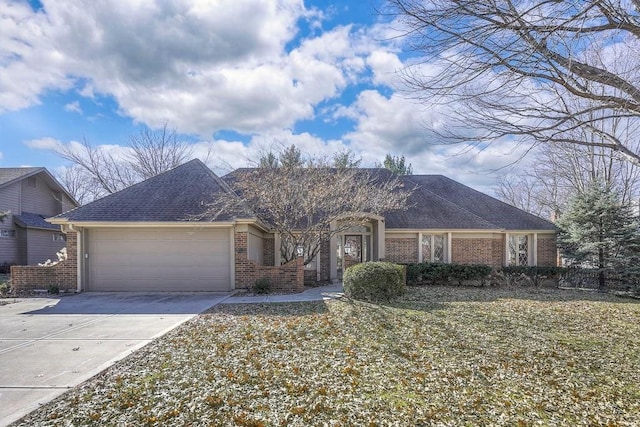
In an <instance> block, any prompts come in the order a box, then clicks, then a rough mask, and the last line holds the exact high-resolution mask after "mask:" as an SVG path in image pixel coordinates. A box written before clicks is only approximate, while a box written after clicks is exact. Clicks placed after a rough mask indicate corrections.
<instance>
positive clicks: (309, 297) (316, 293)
mask: <svg viewBox="0 0 640 427" xmlns="http://www.w3.org/2000/svg"><path fill="white" fill-rule="evenodd" d="M342 295H343V291H342V283H338V284H335V285H329V286H319V287H317V288H310V289H307V290H305V291H304V292H300V293H297V294H283V295H253V296H242V295H238V296H232V297H230V298H227V299H225V300H224V301H223V302H222V303H223V304H257V303H265V302H303V301H322V300H329V299H335V298H340V297H341V296H342Z"/></svg>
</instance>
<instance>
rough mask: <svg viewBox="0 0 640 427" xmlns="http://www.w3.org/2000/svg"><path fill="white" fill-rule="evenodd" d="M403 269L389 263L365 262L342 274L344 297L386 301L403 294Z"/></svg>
mask: <svg viewBox="0 0 640 427" xmlns="http://www.w3.org/2000/svg"><path fill="white" fill-rule="evenodd" d="M404 280H405V279H404V267H403V266H401V265H398V264H393V263H390V262H365V263H362V264H356V265H353V266H351V267H349V268H347V270H346V271H345V272H344V278H343V282H344V283H343V285H344V293H345V295H346V296H348V297H350V298H354V299H359V300H365V301H388V300H390V299H392V298H395V297H397V296H400V295H402V293H403V292H404Z"/></svg>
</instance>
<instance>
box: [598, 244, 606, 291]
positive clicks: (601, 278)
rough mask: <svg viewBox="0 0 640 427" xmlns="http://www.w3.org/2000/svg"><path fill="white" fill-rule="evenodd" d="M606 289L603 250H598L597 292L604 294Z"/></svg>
mask: <svg viewBox="0 0 640 427" xmlns="http://www.w3.org/2000/svg"><path fill="white" fill-rule="evenodd" d="M606 289H607V277H606V274H605V272H604V249H602V248H600V249H598V290H599V291H600V292H604V291H605V290H606Z"/></svg>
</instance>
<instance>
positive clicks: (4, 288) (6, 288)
mask: <svg viewBox="0 0 640 427" xmlns="http://www.w3.org/2000/svg"><path fill="white" fill-rule="evenodd" d="M10 293H11V286H10V285H9V284H8V283H7V282H2V283H0V296H2V297H6V296H7V295H9V294H10Z"/></svg>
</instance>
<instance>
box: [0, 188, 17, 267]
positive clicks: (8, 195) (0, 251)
mask: <svg viewBox="0 0 640 427" xmlns="http://www.w3.org/2000/svg"><path fill="white" fill-rule="evenodd" d="M7 211H9V215H8V216H7V217H6V218H5V219H4V222H1V223H0V229H4V230H15V229H16V226H15V225H14V224H13V215H14V214H16V215H19V214H20V213H21V212H20V183H19V182H18V183H14V184H11V185H8V186H6V187H3V188H0V212H7ZM20 261H21V259H20V256H19V253H18V235H17V233H16V236H15V237H0V264H3V263H5V262H6V263H10V264H12V263H20Z"/></svg>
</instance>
